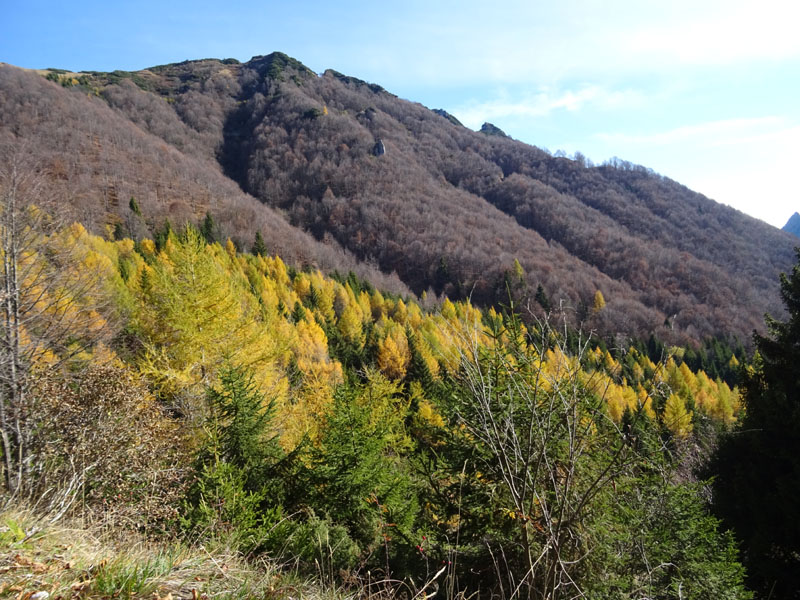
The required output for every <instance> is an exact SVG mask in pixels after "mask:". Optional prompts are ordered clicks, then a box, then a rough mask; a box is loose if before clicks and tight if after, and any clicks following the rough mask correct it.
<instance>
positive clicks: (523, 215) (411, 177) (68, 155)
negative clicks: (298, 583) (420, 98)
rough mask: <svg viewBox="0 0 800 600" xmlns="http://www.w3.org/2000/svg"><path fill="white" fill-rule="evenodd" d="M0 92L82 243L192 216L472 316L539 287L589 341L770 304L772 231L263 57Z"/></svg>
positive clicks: (15, 129) (782, 265)
mask: <svg viewBox="0 0 800 600" xmlns="http://www.w3.org/2000/svg"><path fill="white" fill-rule="evenodd" d="M0 99H1V100H2V102H0V144H2V146H5V147H16V148H18V147H19V146H21V145H25V146H27V148H28V151H29V153H30V154H32V155H33V156H35V157H36V159H37V161H38V164H39V165H42V166H43V169H44V171H45V174H46V175H47V180H48V186H49V187H48V189H49V191H50V193H51V194H54V195H57V196H58V197H59V198H60V199H61V201H62V202H63V203H64V204H65V205H68V206H69V208H70V210H73V211H74V212H75V215H76V216H77V217H78V218H80V219H81V220H82V221H84V222H85V223H87V224H90V225H92V226H94V227H95V228H98V229H102V228H103V227H104V226H106V225H107V226H109V227H114V226H117V224H119V223H121V224H122V225H124V228H123V230H124V231H125V233H127V234H129V235H132V236H137V235H142V234H143V232H144V231H146V230H147V229H149V230H150V231H152V230H153V229H154V228H157V227H158V226H159V225H160V224H161V223H162V222H163V220H164V219H165V218H170V219H171V220H172V221H173V222H174V223H180V222H183V221H186V220H193V221H195V222H198V221H200V220H201V219H202V218H203V216H204V215H205V214H206V213H210V214H211V215H213V217H214V220H215V223H216V227H217V229H218V235H219V236H220V237H231V238H232V239H234V241H236V242H237V243H239V244H240V245H241V246H244V247H247V248H249V247H250V245H251V244H252V240H253V236H254V234H255V232H256V231H262V232H263V234H264V238H265V240H266V241H267V244H268V245H269V246H270V250H271V251H274V252H278V253H280V254H281V255H283V256H285V258H286V259H287V260H288V261H289V262H294V263H298V264H304V263H311V264H315V265H318V266H320V267H321V268H323V269H328V270H332V269H339V270H347V269H354V270H356V271H358V272H359V274H360V275H362V276H366V277H368V278H370V279H371V280H373V282H374V283H375V284H376V285H378V286H379V287H385V288H388V289H390V290H392V291H397V292H400V293H403V292H407V291H408V289H410V290H412V291H414V292H415V293H417V294H421V293H422V292H423V291H426V290H427V291H428V293H429V294H430V293H431V292H435V293H437V294H442V293H443V294H446V295H448V296H460V297H466V296H471V298H472V299H473V301H476V302H479V303H493V302H502V301H504V300H505V299H507V298H508V293H509V290H510V292H511V293H512V295H514V296H515V297H516V298H517V299H518V300H521V301H524V300H526V299H531V301H532V302H533V300H532V298H533V297H534V295H535V293H536V292H537V290H539V291H540V293H539V299H540V300H542V299H543V297H546V298H547V299H549V304H550V305H551V306H552V307H554V308H555V307H558V306H561V307H566V309H567V310H568V311H569V312H570V313H571V314H572V315H573V318H574V320H575V321H576V322H577V321H583V322H584V323H585V324H586V325H587V326H589V327H591V328H594V329H596V330H598V331H600V332H602V333H604V334H615V333H622V334H625V335H642V334H646V333H650V332H653V331H655V332H656V333H657V334H658V335H659V336H660V337H662V338H665V339H668V340H670V341H673V342H686V341H697V340H700V339H702V338H703V337H705V336H709V335H719V334H732V335H736V336H738V337H740V338H741V339H747V338H749V336H750V333H751V332H752V330H753V329H757V328H761V326H762V325H761V324H762V322H763V319H762V317H763V314H764V313H765V312H771V313H773V314H781V311H782V308H781V305H780V301H779V298H778V289H777V285H776V283H775V282H776V281H777V274H778V272H780V271H785V270H788V269H789V267H790V266H791V264H792V262H793V255H792V246H793V241H792V237H791V236H789V235H788V234H786V233H784V232H781V231H779V230H778V229H775V228H773V227H771V226H769V225H767V224H766V223H763V222H761V221H758V220H756V219H753V218H751V217H748V216H746V215H744V214H742V213H740V212H738V211H736V210H734V209H731V208H728V207H725V206H722V205H720V204H718V203H716V202H713V201H711V200H709V199H707V198H706V197H704V196H702V195H700V194H697V193H695V192H692V191H691V190H689V189H687V188H686V187H684V186H681V185H680V184H678V183H676V182H674V181H671V180H669V179H666V178H664V177H661V176H659V175H657V174H655V173H653V172H651V171H649V170H647V169H645V168H642V167H638V166H634V165H631V164H629V163H626V162H624V161H617V160H615V161H612V162H611V163H609V164H606V165H603V166H599V167H595V166H591V165H587V164H586V163H585V161H584V160H582V159H581V158H580V157H578V159H577V160H570V159H568V158H565V157H554V156H551V155H550V154H549V153H548V152H546V151H544V150H540V149H538V148H536V147H533V146H529V145H526V144H523V143H520V142H517V141H514V140H513V139H511V138H507V137H502V136H498V135H486V134H485V133H481V132H474V131H471V130H469V129H467V128H465V127H463V126H460V125H459V124H458V122H457V121H455V120H454V119H451V118H448V116H449V115H447V114H446V113H444V111H431V110H428V109H427V108H425V107H423V106H422V105H420V104H415V103H412V102H408V101H406V100H402V99H399V98H397V97H396V96H394V95H392V94H391V93H389V92H387V91H385V90H384V89H383V88H381V87H380V86H378V85H375V84H369V83H366V82H364V81H361V80H358V79H355V78H353V77H348V76H345V75H343V74H341V73H338V72H336V71H332V70H328V71H326V72H325V73H324V74H322V75H317V74H315V73H313V72H312V71H310V70H309V69H307V68H306V67H305V66H303V65H302V64H301V63H299V62H298V61H296V60H294V59H292V58H289V57H288V56H286V55H283V54H280V53H274V54H270V55H268V56H259V57H255V58H253V59H252V60H250V61H249V62H247V63H238V61H234V60H224V61H220V60H215V59H207V60H199V61H187V62H184V63H180V64H174V65H164V66H159V67H153V68H150V69H146V70H143V71H138V72H135V73H129V72H121V71H115V72H113V73H96V72H90V73H80V74H69V73H66V74H65V73H57V72H55V71H42V72H38V73H37V72H32V71H23V70H21V69H16V68H13V67H6V66H4V67H0ZM379 148H381V149H383V150H384V152H383V153H382V152H380V151H378V149H379ZM131 196H134V197H136V199H137V202H138V204H139V206H140V207H141V212H142V215H143V216H142V217H138V215H134V214H132V213H131V211H130V209H129V204H128V200H129V198H130V197H131ZM258 201H260V202H258ZM378 270H380V272H382V273H383V274H396V276H393V275H383V274H381V273H379V272H378ZM398 277H399V280H398ZM406 286H407V287H406ZM598 291H600V292H601V294H602V296H601V297H602V298H603V299H604V301H605V305H604V306H603V307H601V308H600V309H597V308H596V306H595V303H594V299H595V296H596V293H597V292H598ZM540 304H541V302H540V303H535V302H533V306H534V307H536V309H537V310H540V309H541V307H540ZM545 304H547V302H545Z"/></svg>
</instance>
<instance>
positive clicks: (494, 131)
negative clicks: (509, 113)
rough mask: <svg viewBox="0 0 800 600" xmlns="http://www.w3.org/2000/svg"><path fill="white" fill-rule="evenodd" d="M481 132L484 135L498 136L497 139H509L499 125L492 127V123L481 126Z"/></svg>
mask: <svg viewBox="0 0 800 600" xmlns="http://www.w3.org/2000/svg"><path fill="white" fill-rule="evenodd" d="M480 131H481V133H483V134H484V135H496V136H497V137H504V138H507V137H508V135H507V134H506V132H505V131H503V130H502V129H500V128H499V127H498V126H497V125H492V124H491V123H484V124H483V125H481V129H480Z"/></svg>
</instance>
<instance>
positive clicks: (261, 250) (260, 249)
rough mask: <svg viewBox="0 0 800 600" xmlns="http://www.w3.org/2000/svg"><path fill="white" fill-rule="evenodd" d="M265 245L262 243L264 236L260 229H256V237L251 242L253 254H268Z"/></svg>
mask: <svg viewBox="0 0 800 600" xmlns="http://www.w3.org/2000/svg"><path fill="white" fill-rule="evenodd" d="M268 253H269V252H268V250H267V245H266V244H265V243H264V237H263V236H262V235H261V232H260V231H256V239H255V241H254V242H253V255H254V256H266V255H267V254H268Z"/></svg>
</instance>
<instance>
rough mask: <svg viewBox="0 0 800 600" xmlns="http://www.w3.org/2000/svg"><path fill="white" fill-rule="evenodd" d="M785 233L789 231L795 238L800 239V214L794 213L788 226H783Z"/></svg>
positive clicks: (787, 222)
mask: <svg viewBox="0 0 800 600" xmlns="http://www.w3.org/2000/svg"><path fill="white" fill-rule="evenodd" d="M783 231H788V232H789V233H791V234H792V235H794V236H797V237H800V213H794V214H793V215H792V216H791V217H789V220H788V221H786V225H784V226H783Z"/></svg>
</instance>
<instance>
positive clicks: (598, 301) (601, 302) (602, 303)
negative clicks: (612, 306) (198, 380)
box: [592, 290, 606, 313]
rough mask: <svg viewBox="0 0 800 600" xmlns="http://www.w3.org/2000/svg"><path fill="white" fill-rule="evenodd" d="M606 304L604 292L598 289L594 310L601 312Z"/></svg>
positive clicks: (593, 304)
mask: <svg viewBox="0 0 800 600" xmlns="http://www.w3.org/2000/svg"><path fill="white" fill-rule="evenodd" d="M605 306H606V299H605V298H603V292H601V291H600V290H597V291H596V292H595V293H594V301H593V302H592V312H596V313H597V312H600V311H601V310H603V309H604V308H605Z"/></svg>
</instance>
